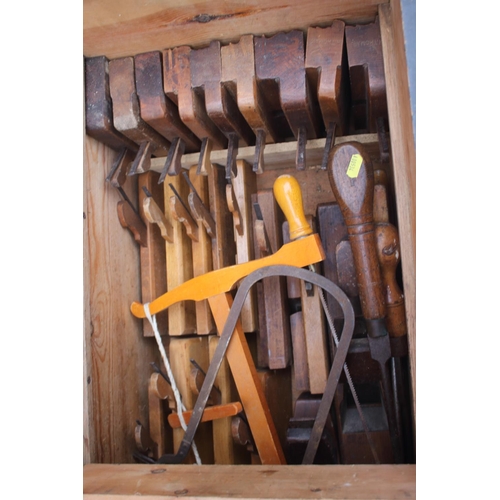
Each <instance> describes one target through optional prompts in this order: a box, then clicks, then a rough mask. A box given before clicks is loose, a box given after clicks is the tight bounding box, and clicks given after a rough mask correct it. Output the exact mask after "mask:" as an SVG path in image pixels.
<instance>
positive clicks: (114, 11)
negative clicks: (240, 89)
mask: <svg viewBox="0 0 500 500" xmlns="http://www.w3.org/2000/svg"><path fill="white" fill-rule="evenodd" d="M386 2H387V3H388V0H386ZM380 3H383V0H356V1H353V0H337V1H335V2H331V1H330V0H319V1H317V2H315V4H314V8H311V4H310V3H308V2H303V1H301V0H288V1H287V2H285V3H284V2H282V1H281V0H269V1H267V2H265V3H264V2H262V1H261V0H247V1H245V2H244V3H241V2H235V3H228V2H219V1H216V2H207V1H205V2H200V1H199V0H182V1H181V2H179V1H177V0H164V1H162V2H151V3H147V4H146V3H145V2H142V1H140V0H128V1H126V2H124V1H118V0H103V1H100V2H97V3H96V2H93V1H89V0H87V1H85V2H84V3H83V53H84V55H85V56H87V57H90V56H96V55H105V56H107V57H109V58H115V57H122V56H128V55H135V54H138V53H140V52H147V51H150V50H158V49H160V50H161V49H164V48H173V47H178V46H179V45H190V46H191V47H193V48H198V47H203V46H206V45H208V44H209V43H210V42H211V41H212V40H220V41H221V42H223V43H226V42H237V41H238V40H239V38H240V37H241V35H243V34H246V33H253V34H255V35H263V34H272V33H277V32H278V31H282V30H283V29H287V30H291V29H295V28H302V29H304V30H305V29H306V28H307V27H308V26H313V25H326V24H328V23H331V20H332V19H344V20H349V22H352V23H354V22H365V23H366V22H368V21H372V20H373V19H374V17H375V15H376V13H377V5H379V4H380Z"/></svg>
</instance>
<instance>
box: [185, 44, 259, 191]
mask: <svg viewBox="0 0 500 500" xmlns="http://www.w3.org/2000/svg"><path fill="white" fill-rule="evenodd" d="M190 64H191V85H192V89H193V91H194V92H199V93H202V94H203V96H204V102H205V107H206V111H207V114H208V116H209V117H210V118H211V120H212V121H213V123H214V124H215V125H216V126H217V128H218V129H219V130H220V131H221V132H222V133H223V134H224V135H225V136H226V139H227V144H228V154H227V161H226V179H227V180H228V181H229V182H230V181H231V178H232V177H234V176H236V175H237V174H238V171H237V168H236V157H237V155H238V147H239V144H240V143H242V144H243V145H244V146H250V145H253V144H255V135H254V133H253V131H252V129H251V128H250V126H249V125H248V123H247V122H246V121H245V119H244V117H243V115H242V114H241V112H240V110H239V109H238V106H237V103H236V100H235V99H234V96H233V95H232V94H231V93H230V92H229V90H228V88H227V87H226V85H225V84H224V83H223V81H222V58H221V44H220V42H218V41H215V40H214V41H212V42H211V43H210V45H209V46H208V47H205V48H202V49H197V50H193V51H191V54H190Z"/></svg>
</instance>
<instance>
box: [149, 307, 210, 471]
mask: <svg viewBox="0 0 500 500" xmlns="http://www.w3.org/2000/svg"><path fill="white" fill-rule="evenodd" d="M144 312H145V313H146V318H148V320H149V322H150V323H151V327H152V328H153V332H154V334H155V339H156V343H157V344H158V348H159V349H160V353H161V357H162V359H163V364H164V365H165V368H166V370H167V375H168V378H169V379H170V385H171V386H172V391H173V393H174V397H175V402H176V406H177V415H178V417H179V420H180V422H181V427H182V428H183V429H184V432H186V429H187V424H186V421H185V420H184V415H183V414H182V412H183V411H185V410H186V407H185V406H184V403H183V402H182V398H181V394H180V392H179V389H177V385H176V383H175V379H174V374H173V373H172V369H171V368H170V363H169V361H168V357H167V353H166V352H165V347H163V342H162V341H161V337H160V332H159V331H158V325H157V324H156V315H154V316H153V317H151V313H150V312H149V303H147V304H144ZM192 448H193V453H194V456H195V458H196V463H197V464H198V465H201V458H200V454H199V453H198V448H197V447H196V444H195V442H194V441H193V444H192Z"/></svg>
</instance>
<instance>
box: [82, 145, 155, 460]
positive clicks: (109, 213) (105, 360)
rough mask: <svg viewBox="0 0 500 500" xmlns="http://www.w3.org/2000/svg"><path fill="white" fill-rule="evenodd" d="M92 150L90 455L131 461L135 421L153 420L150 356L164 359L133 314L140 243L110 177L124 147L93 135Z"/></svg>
mask: <svg viewBox="0 0 500 500" xmlns="http://www.w3.org/2000/svg"><path fill="white" fill-rule="evenodd" d="M84 151H85V155H84V158H85V163H84V179H85V186H86V190H85V197H84V199H85V204H86V211H85V219H84V232H85V233H86V234H87V237H86V241H87V244H88V247H87V250H86V260H85V262H84V275H86V276H87V294H86V297H85V299H86V306H85V307H86V315H85V320H86V324H85V338H86V339H87V346H86V354H87V361H86V366H87V377H88V378H87V380H86V382H87V383H88V386H87V390H88V393H89V398H90V399H91V404H89V406H88V408H89V419H90V421H91V429H92V434H91V438H92V441H91V443H89V451H88V455H89V458H90V460H91V461H93V462H107V463H116V462H123V463H127V462H132V451H133V448H134V429H135V420H136V419H139V420H141V421H143V422H147V420H148V416H147V406H148V404H147V390H146V388H147V385H148V378H149V374H150V367H149V361H157V362H158V361H159V359H158V358H159V357H158V355H157V352H156V349H155V348H154V345H153V344H151V343H144V342H143V339H142V323H141V322H140V321H137V319H135V318H134V317H133V316H132V315H131V314H130V309H129V304H130V301H134V300H136V299H137V298H138V297H140V295H141V288H140V269H139V248H138V246H137V244H136V243H135V241H134V240H133V238H132V237H131V235H130V233H129V232H128V231H127V230H126V229H123V228H122V227H121V225H120V222H119V220H118V217H117V216H116V204H117V202H118V201H119V194H118V192H117V191H116V189H114V188H112V187H111V186H109V184H107V183H105V182H104V179H105V177H106V175H107V173H108V171H109V169H110V168H111V165H112V163H113V161H114V159H115V156H116V153H115V152H114V151H113V150H111V149H110V148H108V147H106V146H104V145H103V144H101V143H98V142H97V141H95V140H94V139H92V138H89V137H86V140H85V149H84ZM117 249H119V251H117ZM131 367H133V369H131ZM90 412H91V413H90Z"/></svg>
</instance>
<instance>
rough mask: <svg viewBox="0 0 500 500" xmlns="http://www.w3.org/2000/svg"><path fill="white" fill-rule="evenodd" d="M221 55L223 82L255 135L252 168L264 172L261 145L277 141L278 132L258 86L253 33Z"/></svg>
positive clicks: (228, 47)
mask: <svg viewBox="0 0 500 500" xmlns="http://www.w3.org/2000/svg"><path fill="white" fill-rule="evenodd" d="M220 51H221V58H222V84H223V85H224V87H225V88H227V91H228V92H229V93H230V94H231V95H232V96H233V98H235V99H236V101H237V104H238V108H239V110H240V112H241V114H242V115H243V117H244V118H245V120H246V122H247V123H248V124H249V126H250V127H251V129H252V130H253V133H254V134H255V137H256V139H255V141H256V144H255V156H254V160H253V163H252V169H253V171H254V172H256V173H259V174H260V173H262V172H263V171H264V147H265V145H266V143H271V142H277V139H278V133H277V131H276V125H275V123H274V120H273V118H272V116H271V113H270V110H269V108H268V107H267V106H266V104H265V102H264V97H263V95H262V92H261V90H260V88H259V86H258V85H257V78H256V74H255V51H254V37H253V35H244V36H242V37H241V38H240V40H239V42H237V43H230V44H229V45H226V46H223V47H221V49H220Z"/></svg>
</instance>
